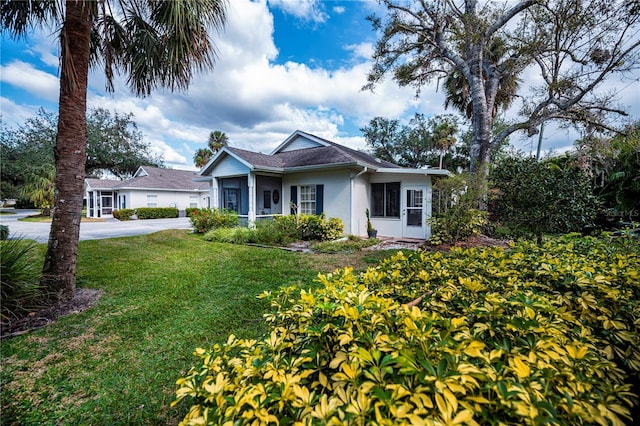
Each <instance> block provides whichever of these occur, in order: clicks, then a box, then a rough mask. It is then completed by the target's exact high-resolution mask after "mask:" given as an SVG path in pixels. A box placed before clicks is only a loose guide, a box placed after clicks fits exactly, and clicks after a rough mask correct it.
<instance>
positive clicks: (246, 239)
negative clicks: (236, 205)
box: [203, 227, 257, 244]
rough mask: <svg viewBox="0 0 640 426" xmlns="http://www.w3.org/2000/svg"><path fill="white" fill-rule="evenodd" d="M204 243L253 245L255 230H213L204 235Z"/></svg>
mask: <svg viewBox="0 0 640 426" xmlns="http://www.w3.org/2000/svg"><path fill="white" fill-rule="evenodd" d="M203 238H204V240H205V241H214V242H218V243H231V244H247V243H255V242H256V241H257V239H256V230H255V229H249V228H240V227H237V228H213V229H211V230H210V231H209V232H207V233H206V234H204V237H203Z"/></svg>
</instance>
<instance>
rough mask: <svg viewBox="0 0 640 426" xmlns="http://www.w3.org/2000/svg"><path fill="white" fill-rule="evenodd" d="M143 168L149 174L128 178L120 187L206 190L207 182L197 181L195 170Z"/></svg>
mask: <svg viewBox="0 0 640 426" xmlns="http://www.w3.org/2000/svg"><path fill="white" fill-rule="evenodd" d="M141 169H142V170H143V171H144V172H146V174H147V176H144V175H143V174H142V173H139V176H137V177H134V178H131V179H127V180H125V181H123V182H122V185H119V186H118V187H119V188H145V189H174V190H182V191H185V190H188V191H191V190H194V189H201V190H206V189H208V188H209V184H208V183H207V182H195V181H194V180H193V178H195V177H197V175H196V173H195V172H191V171H188V170H176V169H162V168H159V167H149V166H142V167H141Z"/></svg>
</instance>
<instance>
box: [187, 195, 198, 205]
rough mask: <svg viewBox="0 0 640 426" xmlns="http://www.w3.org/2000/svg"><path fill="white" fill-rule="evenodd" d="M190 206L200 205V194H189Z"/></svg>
mask: <svg viewBox="0 0 640 426" xmlns="http://www.w3.org/2000/svg"><path fill="white" fill-rule="evenodd" d="M189 207H191V208H197V207H198V196H197V195H189Z"/></svg>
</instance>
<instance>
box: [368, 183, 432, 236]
mask: <svg viewBox="0 0 640 426" xmlns="http://www.w3.org/2000/svg"><path fill="white" fill-rule="evenodd" d="M385 182H400V192H401V202H400V209H401V214H400V218H397V219H396V218H383V217H372V218H371V224H372V225H373V227H374V228H376V229H377V230H378V236H387V237H402V236H403V231H404V230H403V225H404V220H405V216H404V214H403V213H402V212H403V211H404V210H405V209H406V199H405V196H406V195H405V191H406V188H407V187H409V186H416V187H421V188H423V189H424V190H425V197H426V199H425V200H424V203H425V207H424V215H423V221H424V222H425V224H426V227H425V229H426V232H425V235H424V236H423V238H425V239H428V238H429V237H430V236H431V226H430V225H429V222H428V219H429V218H430V217H431V177H430V176H426V175H400V174H392V173H384V174H373V175H371V179H370V183H385ZM367 191H369V192H370V191H371V187H370V185H369V187H368V188H367ZM370 208H371V207H370Z"/></svg>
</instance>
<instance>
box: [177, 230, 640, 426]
mask: <svg viewBox="0 0 640 426" xmlns="http://www.w3.org/2000/svg"><path fill="white" fill-rule="evenodd" d="M639 253H640V249H639V246H638V242H637V240H633V239H630V238H629V239H627V238H623V239H616V240H608V239H606V240H596V239H594V238H579V237H576V236H566V237H563V238H560V239H554V240H551V241H549V242H547V243H545V244H544V245H542V246H539V245H536V244H532V243H529V242H520V243H518V244H516V245H513V246H511V247H509V249H508V250H504V249H501V248H471V249H460V248H454V249H452V250H451V251H450V252H447V253H444V252H439V253H427V252H412V253H409V254H407V253H399V254H397V255H395V256H393V257H391V258H389V259H387V260H383V261H382V262H381V263H380V264H379V265H378V266H377V267H375V268H370V269H368V270H367V271H366V272H364V273H354V271H351V270H348V269H345V270H341V271H337V272H335V273H332V274H328V275H325V276H322V277H321V283H322V284H323V285H322V286H321V287H318V288H314V289H310V290H306V289H299V288H295V287H291V288H288V289H284V290H281V291H278V292H275V293H265V294H264V297H265V298H268V299H271V300H272V303H273V307H274V312H273V313H272V314H270V315H268V317H267V318H268V320H269V321H270V324H271V329H270V333H269V335H268V336H267V337H266V338H264V339H262V340H247V339H241V338H238V337H237V336H230V337H229V339H228V341H227V342H226V343H225V344H223V345H215V346H214V347H213V348H211V349H206V348H205V347H204V346H203V347H201V348H199V349H197V350H196V352H195V354H194V355H196V357H197V358H198V362H199V365H197V366H195V367H194V368H192V369H191V370H190V371H189V373H188V374H187V375H185V376H183V377H182V378H181V379H180V380H179V381H178V389H177V392H176V393H177V401H176V403H177V404H178V405H180V403H184V402H187V401H189V402H190V403H191V408H190V411H189V414H188V415H187V417H185V419H184V422H183V423H182V424H185V425H186V424H208V423H209V422H210V423H213V424H227V423H228V424H236V422H238V423H241V424H252V422H256V424H266V423H268V422H273V423H276V422H278V423H279V424H280V425H288V424H305V425H306V424H380V425H383V424H384V425H391V424H407V425H422V424H424V425H445V424H447V425H457V424H466V425H478V424H491V425H523V424H526V425H541V424H557V425H575V424H598V425H603V426H605V425H616V426H617V425H624V424H629V425H630V424H635V423H634V421H635V420H637V418H638V410H637V403H638V391H639V390H640V386H639V384H640V380H639V378H640V324H639V323H638V320H637V319H638V318H639V317H640V258H639V256H638V255H639ZM634 404H635V406H634ZM634 408H635V411H632V410H634Z"/></svg>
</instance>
